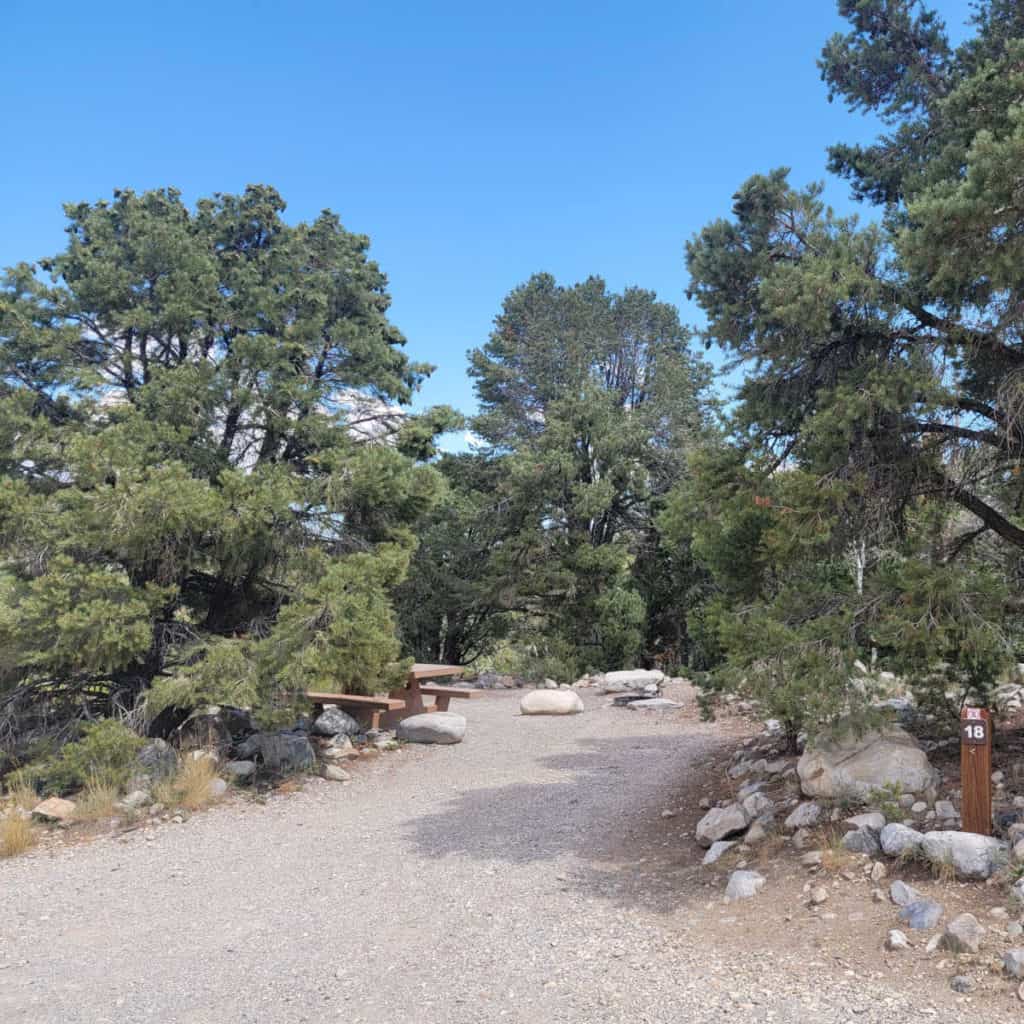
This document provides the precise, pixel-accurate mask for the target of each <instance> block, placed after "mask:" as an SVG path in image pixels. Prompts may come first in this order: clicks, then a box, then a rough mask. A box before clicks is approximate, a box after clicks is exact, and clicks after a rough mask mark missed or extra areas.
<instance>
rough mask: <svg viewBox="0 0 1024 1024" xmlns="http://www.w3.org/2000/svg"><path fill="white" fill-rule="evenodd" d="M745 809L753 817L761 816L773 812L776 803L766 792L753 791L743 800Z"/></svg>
mask: <svg viewBox="0 0 1024 1024" xmlns="http://www.w3.org/2000/svg"><path fill="white" fill-rule="evenodd" d="M743 809H744V810H745V811H746V812H747V814H749V815H750V817H751V818H760V817H761V816H762V815H765V814H771V813H772V812H773V811H774V810H775V804H774V802H773V801H772V800H771V798H769V797H767V796H765V795H764V793H751V794H750V796H748V797H747V798H746V799H745V800H744V801H743Z"/></svg>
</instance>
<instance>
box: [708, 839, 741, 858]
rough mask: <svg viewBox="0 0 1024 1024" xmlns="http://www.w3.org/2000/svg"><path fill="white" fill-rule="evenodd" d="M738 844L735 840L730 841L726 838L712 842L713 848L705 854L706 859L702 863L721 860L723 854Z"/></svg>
mask: <svg viewBox="0 0 1024 1024" xmlns="http://www.w3.org/2000/svg"><path fill="white" fill-rule="evenodd" d="M735 845H736V844H735V843H734V842H728V841H727V840H725V839H720V840H718V842H715V843H712V844H711V848H710V849H709V850H708V852H707V853H705V854H704V860H703V861H701V863H702V864H714V863H715V861H717V860H719V859H720V858H721V856H722V854H724V853H727V852H728V851H729V850H731V849H732V848H733V847H734V846H735Z"/></svg>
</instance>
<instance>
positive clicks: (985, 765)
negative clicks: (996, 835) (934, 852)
mask: <svg viewBox="0 0 1024 1024" xmlns="http://www.w3.org/2000/svg"><path fill="white" fill-rule="evenodd" d="M960 791H961V794H962V796H961V798H960V819H961V828H962V829H963V830H964V831H965V832H977V833H978V834H979V835H983V836H989V835H991V834H992V715H991V714H990V713H989V711H987V710H986V709H985V708H963V709H962V710H961V712H960Z"/></svg>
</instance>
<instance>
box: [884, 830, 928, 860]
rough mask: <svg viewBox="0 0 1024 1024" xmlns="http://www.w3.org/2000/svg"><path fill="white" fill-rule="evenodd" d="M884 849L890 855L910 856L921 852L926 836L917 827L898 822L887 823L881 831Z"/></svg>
mask: <svg viewBox="0 0 1024 1024" xmlns="http://www.w3.org/2000/svg"><path fill="white" fill-rule="evenodd" d="M878 838H879V842H881V844H882V850H883V851H884V852H885V853H886V854H887V855H888V856H890V857H902V856H910V855H912V854H916V853H919V852H920V850H921V843H922V842H923V841H924V836H923V835H922V834H921V833H920V832H918V831H917V830H916V829H912V828H907V826H906V825H900V824H898V823H897V822H893V823H892V824H889V825H886V826H885V828H883V829H882V831H881V833H879V837H878Z"/></svg>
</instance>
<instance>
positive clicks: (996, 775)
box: [992, 772, 1006, 786]
mask: <svg viewBox="0 0 1024 1024" xmlns="http://www.w3.org/2000/svg"><path fill="white" fill-rule="evenodd" d="M1005 778H1006V776H1005V775H1004V774H1003V773H1002V772H993V773H992V781H993V782H994V783H995V784H996V785H997V786H998V785H999V783H1000V782H1002V781H1003V780H1004V779H1005Z"/></svg>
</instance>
